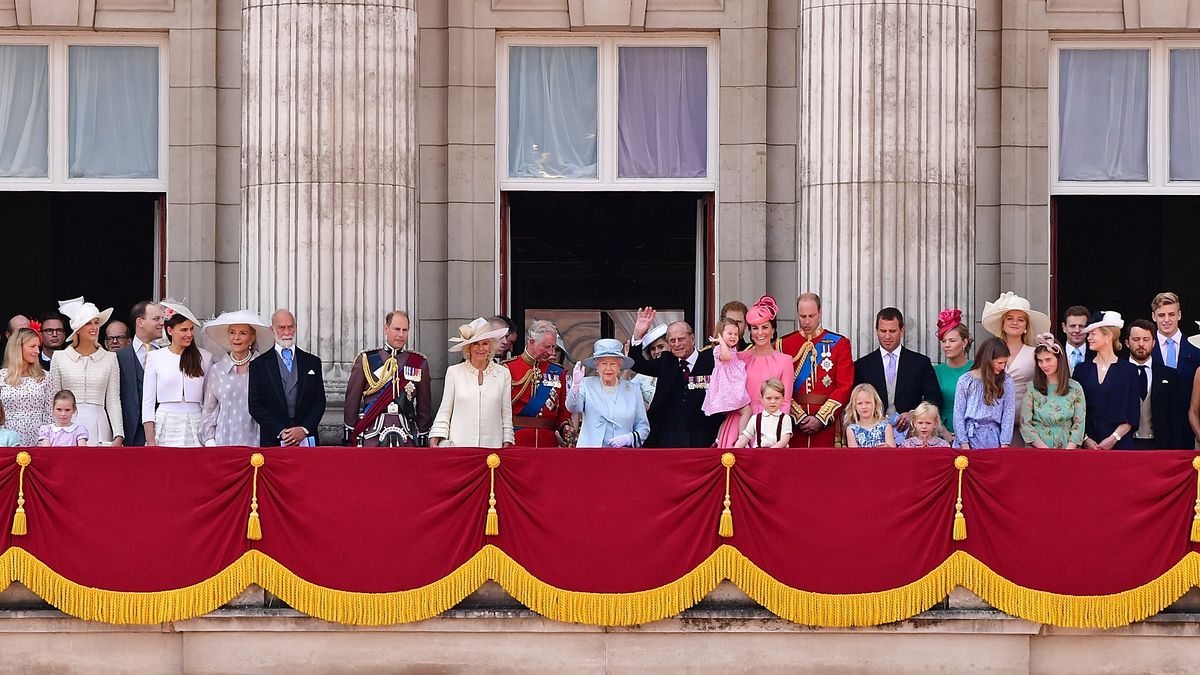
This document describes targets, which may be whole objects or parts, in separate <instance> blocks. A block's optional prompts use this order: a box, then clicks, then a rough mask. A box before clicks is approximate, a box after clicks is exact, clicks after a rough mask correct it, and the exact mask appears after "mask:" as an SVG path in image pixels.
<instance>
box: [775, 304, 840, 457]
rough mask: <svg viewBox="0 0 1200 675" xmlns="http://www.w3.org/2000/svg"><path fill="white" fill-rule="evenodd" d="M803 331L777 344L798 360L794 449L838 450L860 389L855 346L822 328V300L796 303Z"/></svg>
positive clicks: (788, 335)
mask: <svg viewBox="0 0 1200 675" xmlns="http://www.w3.org/2000/svg"><path fill="white" fill-rule="evenodd" d="M796 325H797V326H798V327H799V330H797V331H795V332H793V333H789V334H787V335H785V336H783V337H782V338H780V339H779V340H777V341H776V343H775V348H776V349H778V350H779V351H781V352H783V353H784V354H787V355H788V356H790V357H792V366H793V368H794V371H793V377H794V378H795V381H794V382H793V384H792V418H793V420H794V422H795V424H794V425H793V426H794V432H793V433H792V441H791V443H790V444H789V445H790V446H791V447H793V448H832V447H833V446H834V444H835V443H836V442H837V440H838V437H839V436H840V435H841V417H842V413H843V411H844V410H845V408H846V406H847V405H849V402H850V390H851V389H853V388H854V358H853V357H852V355H851V349H850V340H849V339H848V338H846V337H845V336H842V335H838V334H837V333H834V332H831V331H827V330H825V329H824V328H822V327H821V298H820V297H819V296H818V295H817V294H815V293H804V294H803V295H801V296H800V297H798V298H796Z"/></svg>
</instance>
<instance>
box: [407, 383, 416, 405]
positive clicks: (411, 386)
mask: <svg viewBox="0 0 1200 675" xmlns="http://www.w3.org/2000/svg"><path fill="white" fill-rule="evenodd" d="M416 391H417V385H415V384H413V383H412V382H411V381H410V382H409V383H408V384H406V385H404V393H405V394H408V400H410V401H411V400H412V397H413V394H414V393H416Z"/></svg>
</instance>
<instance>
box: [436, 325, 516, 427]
mask: <svg viewBox="0 0 1200 675" xmlns="http://www.w3.org/2000/svg"><path fill="white" fill-rule="evenodd" d="M507 334H508V328H507V327H504V328H492V327H491V325H490V324H489V323H488V322H487V320H486V319H482V318H480V319H475V320H474V321H472V322H471V323H469V324H464V325H462V326H459V327H458V336H457V337H452V338H450V342H451V345H450V351H452V352H465V353H466V359H465V360H464V361H463V362H462V363H456V364H454V365H453V366H450V367H449V368H447V369H446V384H445V389H444V390H443V391H442V405H441V406H440V407H439V408H438V411H437V415H436V416H435V417H434V418H433V426H432V427H430V429H429V445H430V446H434V447H436V446H438V445H443V444H444V445H460V446H467V447H479V448H499V447H505V448H507V447H509V446H511V445H512V444H513V423H512V375H511V374H510V373H509V372H508V368H505V367H504V366H502V365H500V364H498V363H495V362H494V361H492V351H493V348H494V347H495V341H496V340H498V339H500V338H503V337H504V336H505V335H507Z"/></svg>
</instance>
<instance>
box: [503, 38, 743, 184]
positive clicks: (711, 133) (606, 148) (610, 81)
mask: <svg viewBox="0 0 1200 675" xmlns="http://www.w3.org/2000/svg"><path fill="white" fill-rule="evenodd" d="M717 45H718V39H717V37H716V36H713V35H697V34H694V33H677V34H669V33H656V34H654V35H649V36H643V35H620V36H613V35H604V34H600V33H596V34H588V33H582V34H577V33H570V34H545V33H532V34H521V33H511V34H506V35H501V36H499V37H497V39H496V50H497V54H496V176H497V181H498V183H499V188H500V190H503V191H510V190H527V191H528V190H533V191H547V190H576V191H578V190H590V191H663V192H715V191H716V189H717V176H716V174H717V171H718V168H719V167H718V163H717V162H718V155H717V150H718V145H717V144H718V142H719V140H720V139H719V137H718V134H717V128H718V117H717V115H718V113H719V109H718V105H717V99H718V94H719V92H720V81H719V78H720V69H719V64H720V61H719V55H718V53H717ZM510 47H595V48H596V50H597V53H596V57H597V59H596V60H597V68H598V71H599V72H598V73H597V80H596V82H597V91H596V101H597V107H598V110H597V111H596V113H597V117H596V129H597V134H598V135H599V138H598V139H597V146H596V158H597V167H596V169H597V171H596V177H595V178H526V177H510V176H509V175H508V53H509V48H510ZM621 47H704V48H706V49H707V50H708V51H707V56H708V76H707V77H708V81H707V84H708V92H707V100H708V108H707V115H708V118H707V127H708V138H707V142H708V147H707V153H706V154H707V157H706V161H707V166H706V167H705V171H704V173H705V175H704V177H703V178H619V177H618V176H617V154H618V153H617V103H618V101H617V86H618V84H617V67H618V63H617V58H618V56H617V54H618V52H617V50H618V49H619V48H621Z"/></svg>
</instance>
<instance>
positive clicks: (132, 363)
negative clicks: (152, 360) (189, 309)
mask: <svg viewBox="0 0 1200 675" xmlns="http://www.w3.org/2000/svg"><path fill="white" fill-rule="evenodd" d="M129 322H130V323H132V324H133V341H132V342H130V343H129V344H128V345H126V346H125V347H122V348H121V349H119V350H117V365H118V366H120V368H121V418H122V420H123V422H124V424H125V445H145V444H146V430H145V428H143V427H142V375H143V374H144V373H145V372H146V356H147V355H148V354H149V353H150V352H151V351H153V350H154V349H155V346H154V341H155V340H158V339H159V338H161V337H162V331H163V312H162V307H160V306H158V305H156V304H154V302H153V301H150V300H142V301H141V302H139V303H137V304H136V305H134V306H133V309H132V310H131V311H130V312H129Z"/></svg>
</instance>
